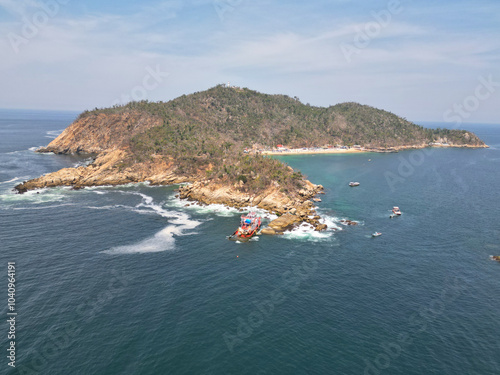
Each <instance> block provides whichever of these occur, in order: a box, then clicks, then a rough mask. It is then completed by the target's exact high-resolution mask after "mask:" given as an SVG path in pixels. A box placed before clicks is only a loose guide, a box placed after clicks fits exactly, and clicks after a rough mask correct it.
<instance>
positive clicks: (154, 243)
mask: <svg viewBox="0 0 500 375" xmlns="http://www.w3.org/2000/svg"><path fill="white" fill-rule="evenodd" d="M131 194H134V195H139V196H141V198H142V201H141V203H139V204H138V205H136V206H135V207H134V208H133V211H134V212H137V213H140V214H156V215H159V216H161V217H163V218H167V219H171V220H170V221H169V225H167V226H166V227H165V228H163V229H162V230H160V231H159V232H157V233H156V234H155V235H153V236H152V237H149V238H146V239H143V240H141V241H139V242H137V243H134V244H130V245H122V246H115V247H113V248H111V249H109V250H104V251H102V253H105V254H110V255H117V254H143V253H157V252H161V251H168V250H173V249H174V248H175V236H184V235H190V234H194V232H188V231H190V230H192V229H194V228H196V227H197V226H198V225H200V224H201V222H200V221H196V220H191V219H190V217H189V215H188V214H187V213H183V212H177V211H168V210H166V209H164V208H163V207H162V204H156V203H154V199H153V197H150V196H149V195H146V194H143V193H137V192H132V193H131Z"/></svg>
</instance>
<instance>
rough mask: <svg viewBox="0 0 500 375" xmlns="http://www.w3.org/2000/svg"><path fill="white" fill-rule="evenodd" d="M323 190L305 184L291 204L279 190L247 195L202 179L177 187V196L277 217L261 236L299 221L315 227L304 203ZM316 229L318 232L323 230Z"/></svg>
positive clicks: (311, 210)
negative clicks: (247, 209)
mask: <svg viewBox="0 0 500 375" xmlns="http://www.w3.org/2000/svg"><path fill="white" fill-rule="evenodd" d="M322 189H323V187H322V186H321V185H314V184H312V183H311V182H309V181H307V183H306V184H305V188H304V189H303V191H302V194H300V197H301V198H300V199H298V200H295V201H292V200H291V199H290V198H289V196H287V195H285V194H284V193H282V192H281V191H279V188H277V187H271V188H268V189H267V190H265V191H264V192H262V193H260V194H248V193H245V192H242V191H241V190H240V189H238V188H237V187H235V186H227V185H222V184H217V183H216V182H213V181H209V180H204V181H197V182H195V183H193V184H190V185H186V186H182V187H180V188H179V197H180V198H181V199H188V200H194V201H198V202H201V203H204V204H214V203H218V204H224V205H228V206H232V207H247V206H256V207H258V208H261V209H264V210H266V211H269V212H272V213H275V214H277V215H278V216H279V217H278V218H277V219H275V220H273V221H271V222H270V223H269V225H268V228H264V229H263V233H264V234H275V233H282V232H284V231H286V230H288V229H291V228H292V227H293V226H294V225H296V224H298V223H301V222H308V223H310V224H311V225H313V226H314V227H315V228H318V226H320V225H321V224H320V223H319V219H320V217H319V216H318V215H316V211H315V210H314V204H313V203H312V202H311V201H310V200H308V199H307V198H310V197H311V196H314V195H315V194H317V193H318V192H319V191H321V190H322ZM324 229H326V226H320V227H319V229H318V230H324Z"/></svg>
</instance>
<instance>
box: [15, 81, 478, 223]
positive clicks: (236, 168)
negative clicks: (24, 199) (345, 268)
mask: <svg viewBox="0 0 500 375" xmlns="http://www.w3.org/2000/svg"><path fill="white" fill-rule="evenodd" d="M432 142H446V143H448V144H450V145H451V146H458V147H485V145H484V143H483V142H482V141H481V140H480V139H479V138H478V137H477V136H476V135H474V134H473V133H470V132H466V131H463V130H446V129H437V130H434V129H425V128H423V127H421V126H418V125H415V124H413V123H411V122H409V121H407V120H406V119H403V118H401V117H398V116H396V115H394V114H392V113H390V112H387V111H383V110H379V109H376V108H373V107H369V106H366V105H360V104H357V103H343V104H337V105H334V106H330V107H328V108H324V107H314V106H310V105H307V104H303V103H301V102H300V101H299V100H298V98H291V97H288V96H286V95H267V94H262V93H259V92H256V91H253V90H249V89H246V88H234V87H231V88H228V87H224V86H222V85H219V86H216V87H213V88H211V89H209V90H206V91H203V92H197V93H194V94H190V95H183V96H181V97H179V98H176V99H174V100H171V101H169V102H154V103H153V102H148V101H141V102H131V103H129V104H127V105H124V106H115V107H112V108H103V109H94V110H92V111H85V112H83V113H81V114H80V116H79V117H78V118H77V119H76V120H75V122H73V123H72V124H71V125H70V126H69V127H68V128H67V129H66V130H65V131H64V132H63V133H62V134H61V135H60V136H59V137H57V138H56V139H55V140H54V141H52V142H51V143H50V144H49V145H48V146H47V147H46V148H42V149H40V150H39V151H40V152H54V153H59V154H71V153H80V154H92V155H94V158H95V160H94V162H93V163H92V164H90V165H89V166H86V167H78V168H66V169H63V170H61V171H58V172H54V173H51V174H48V175H45V176H42V177H40V178H37V179H34V180H30V181H27V182H24V183H23V184H20V185H18V186H16V189H17V190H18V191H19V192H21V193H22V192H24V191H27V190H30V189H35V188H40V187H50V186H59V185H70V186H73V187H75V188H80V187H84V186H95V185H110V184H111V185H118V184H124V183H129V182H141V181H148V182H150V183H152V184H159V185H161V184H173V183H181V182H191V183H193V184H192V185H190V186H186V187H181V188H180V195H181V197H182V198H190V199H194V200H197V201H200V202H203V203H225V204H229V205H232V206H236V207H241V206H246V205H249V204H253V205H259V206H260V207H262V208H265V209H268V210H270V211H275V212H278V213H279V214H285V213H288V215H290V213H289V212H291V211H293V212H298V213H300V214H294V215H295V216H298V217H299V218H301V219H300V220H299V221H301V220H302V219H305V218H306V217H307V216H311V214H314V212H313V210H312V205H311V204H310V203H311V202H309V201H308V199H310V198H311V197H313V196H314V195H315V194H317V193H318V192H319V191H320V190H321V186H317V185H314V184H312V183H311V182H309V181H308V180H306V179H305V178H304V176H302V174H301V173H300V171H294V170H293V169H292V168H291V167H289V166H287V165H285V164H283V163H281V162H279V161H277V160H275V159H272V158H269V157H265V156H262V155H259V154H253V153H251V154H245V153H244V152H243V150H244V149H245V148H252V147H253V148H254V149H265V148H272V147H274V146H275V145H276V144H284V145H287V146H289V147H311V146H327V145H334V144H341V145H347V146H350V145H353V144H357V145H361V146H364V147H367V148H371V149H376V150H384V149H388V148H395V147H403V148H404V147H425V146H428V145H429V144H430V143H432ZM293 209H295V210H293ZM292 219H293V220H296V218H292ZM312 224H313V225H317V224H318V223H317V222H313V223H312Z"/></svg>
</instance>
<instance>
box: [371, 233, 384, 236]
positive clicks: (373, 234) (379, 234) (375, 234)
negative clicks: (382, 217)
mask: <svg viewBox="0 0 500 375" xmlns="http://www.w3.org/2000/svg"><path fill="white" fill-rule="evenodd" d="M381 235H382V233H380V232H375V233H372V237H378V236H381Z"/></svg>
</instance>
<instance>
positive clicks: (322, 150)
mask: <svg viewBox="0 0 500 375" xmlns="http://www.w3.org/2000/svg"><path fill="white" fill-rule="evenodd" d="M360 152H370V151H368V150H365V149H360V148H348V149H346V148H314V149H313V148H311V149H305V150H304V149H302V148H295V149H287V150H272V151H261V154H263V155H305V154H353V153H360Z"/></svg>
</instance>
